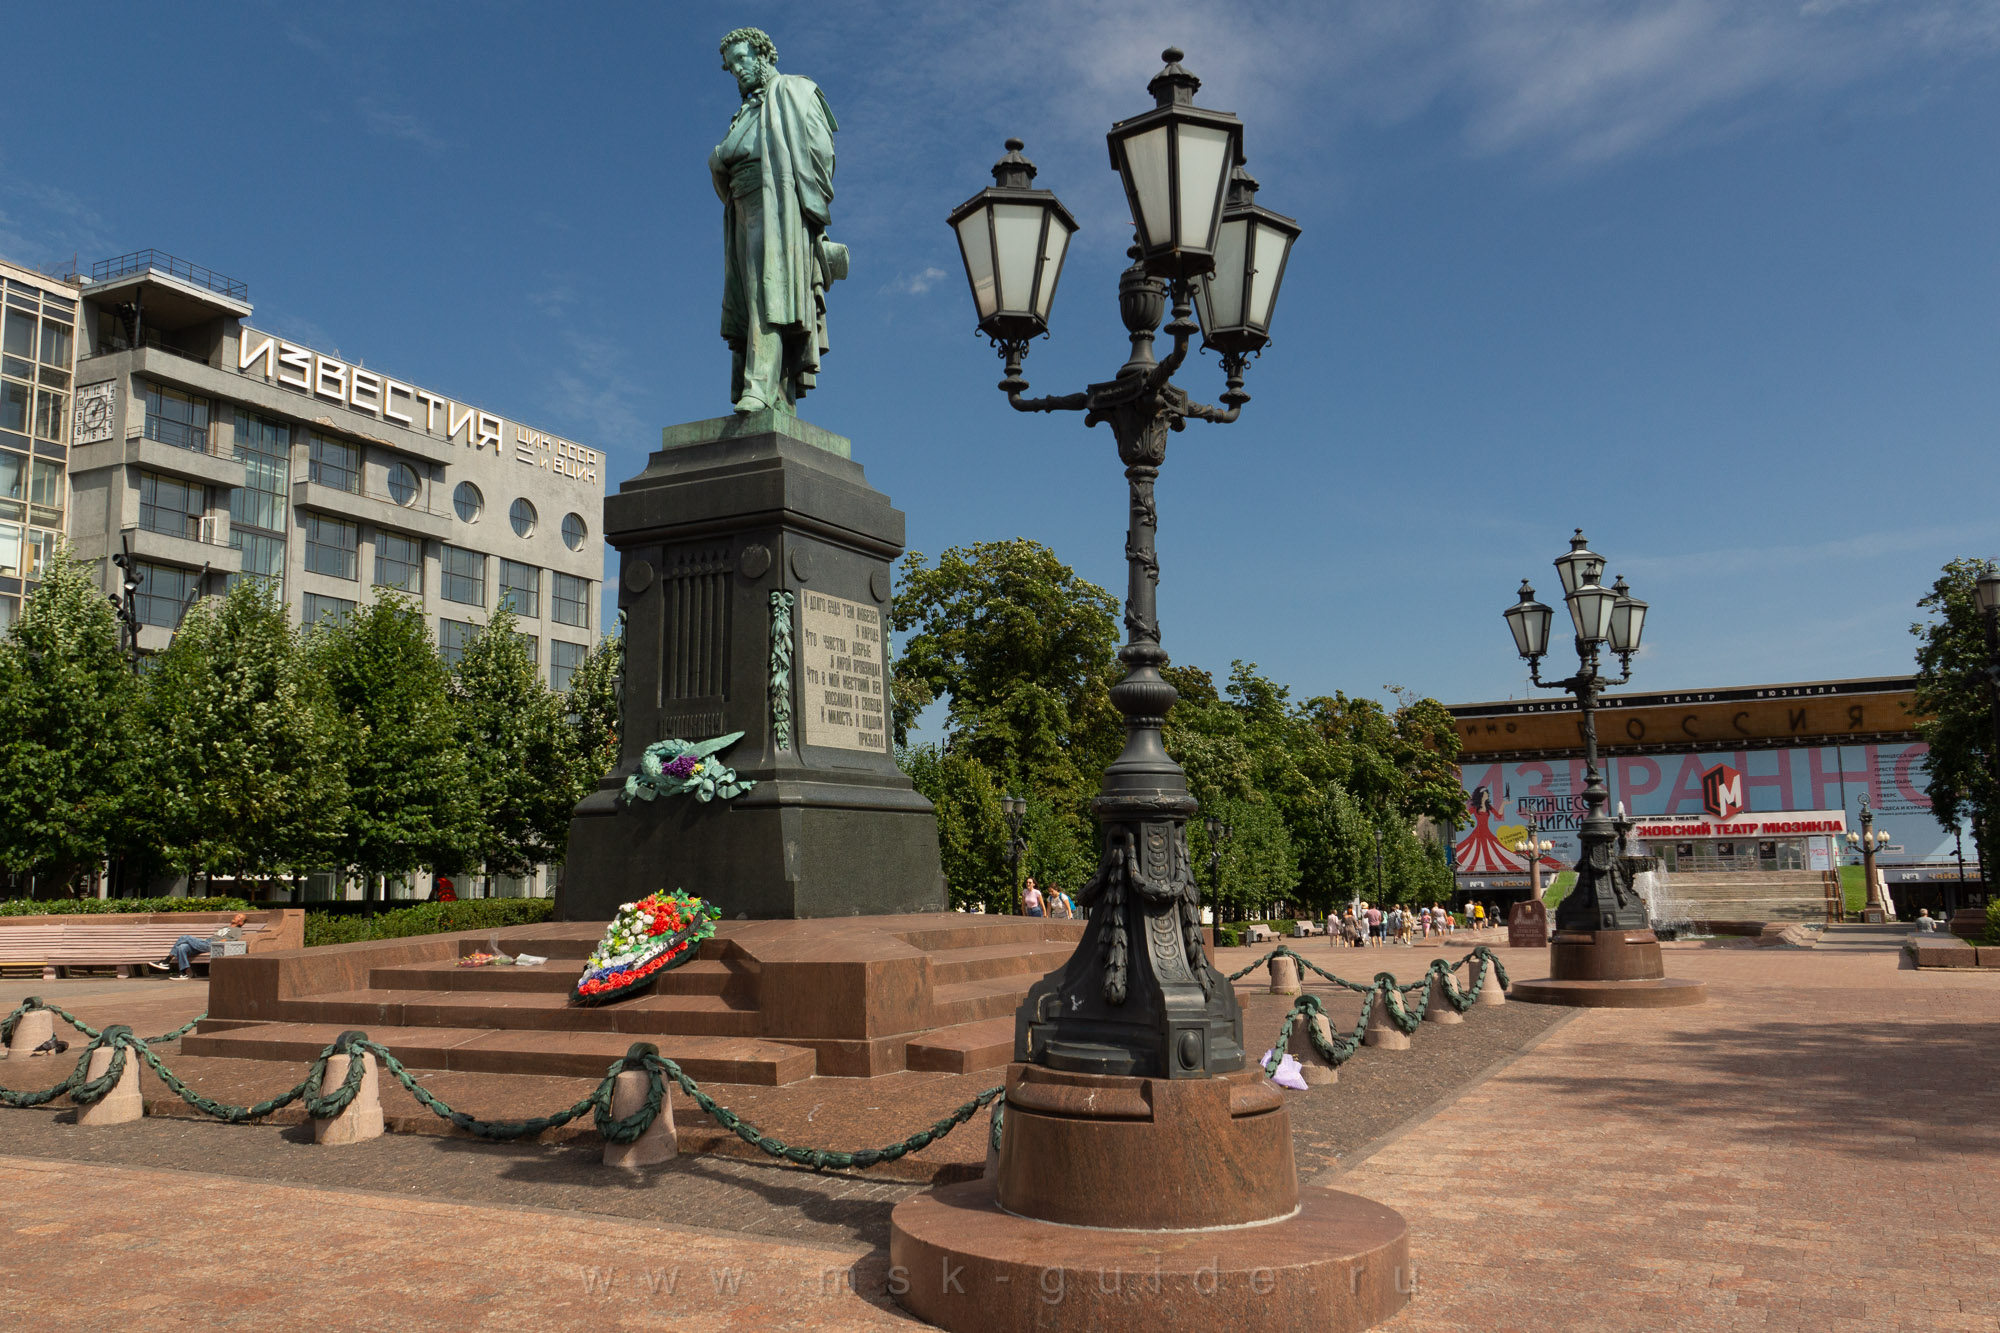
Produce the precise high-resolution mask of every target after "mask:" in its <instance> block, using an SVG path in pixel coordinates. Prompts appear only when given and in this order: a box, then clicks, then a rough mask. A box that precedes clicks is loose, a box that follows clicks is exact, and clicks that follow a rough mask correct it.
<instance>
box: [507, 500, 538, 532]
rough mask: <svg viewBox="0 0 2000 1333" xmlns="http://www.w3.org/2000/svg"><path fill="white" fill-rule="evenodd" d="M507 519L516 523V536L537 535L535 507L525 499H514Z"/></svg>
mask: <svg viewBox="0 0 2000 1333" xmlns="http://www.w3.org/2000/svg"><path fill="white" fill-rule="evenodd" d="M507 521H508V522H509V523H511V524H513V525H514V535H515V536H516V537H532V536H534V535H535V507H534V506H533V505H532V504H529V503H528V502H527V501H526V500H525V499H522V500H516V501H514V503H513V504H512V505H511V506H510V507H509V508H508V510H507Z"/></svg>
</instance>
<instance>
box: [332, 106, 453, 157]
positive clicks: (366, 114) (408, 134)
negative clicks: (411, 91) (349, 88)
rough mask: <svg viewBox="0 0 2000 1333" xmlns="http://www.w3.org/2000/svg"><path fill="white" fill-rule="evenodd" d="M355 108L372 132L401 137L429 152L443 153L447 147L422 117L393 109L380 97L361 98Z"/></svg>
mask: <svg viewBox="0 0 2000 1333" xmlns="http://www.w3.org/2000/svg"><path fill="white" fill-rule="evenodd" d="M354 109H355V110H357V111H359V112H360V113H361V120H362V123H363V124H364V125H366V126H367V127H368V132H369V133H371V134H379V135H381V136H383V137H384V138H387V139H401V140H403V141H404V142H405V143H413V144H415V145H416V146H417V147H419V148H421V149H423V150H424V151H425V152H428V153H442V152H443V151H444V150H445V148H446V144H445V141H444V140H443V139H442V138H440V137H439V136H438V135H437V134H436V133H434V132H433V131H432V130H431V128H430V126H429V125H428V124H426V123H425V122H424V121H423V120H422V119H420V118H419V117H417V116H412V115H409V114H407V113H404V112H401V111H391V110H390V109H389V108H388V107H386V106H384V105H383V103H382V99H381V98H379V97H363V98H359V99H357V100H356V101H355V103H354Z"/></svg>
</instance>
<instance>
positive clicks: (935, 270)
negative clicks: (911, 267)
mask: <svg viewBox="0 0 2000 1333" xmlns="http://www.w3.org/2000/svg"><path fill="white" fill-rule="evenodd" d="M950 276H951V275H950V274H948V273H946V272H945V271H944V270H943V269H941V268H939V267H938V266H937V265H936V264H926V265H925V266H924V267H922V268H920V269H918V270H917V271H916V272H915V273H899V274H897V275H896V276H895V277H893V278H891V279H890V280H889V281H887V282H885V283H883V284H882V290H883V291H885V292H896V293H899V294H900V295H903V296H922V295H923V294H924V293H925V292H927V291H929V290H930V289H931V288H933V287H935V286H937V285H938V282H939V280H940V279H942V278H947V277H950Z"/></svg>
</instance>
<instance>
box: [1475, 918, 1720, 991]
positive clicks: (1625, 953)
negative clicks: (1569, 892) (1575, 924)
mask: <svg viewBox="0 0 2000 1333" xmlns="http://www.w3.org/2000/svg"><path fill="white" fill-rule="evenodd" d="M1508 998H1510V999H1513V1000H1518V1001H1521V1002H1523V1003H1526V1004H1561V1005H1569V1006H1572V1007H1575V1008H1580V1009H1670V1008H1677V1007H1679V1006H1681V1005H1689V1004H1701V1003H1704V1002H1705V1001H1706V1000H1707V999H1708V987H1707V986H1706V985H1704V984H1703V983H1701V982H1699V981H1686V980H1682V979H1680V978H1676V977H1669V976H1668V975H1667V969H1666V965H1665V961H1664V960H1663V959H1662V958H1661V956H1660V940H1659V937H1658V936H1657V935H1655V934H1654V933H1653V932H1652V931H1651V930H1560V931H1557V932H1556V934H1555V937H1554V938H1553V939H1551V940H1550V941H1549V975H1548V976H1546V977H1542V978H1540V979H1538V980H1535V981H1517V982H1515V983H1514V985H1513V987H1512V988H1511V990H1510V991H1509V995H1508Z"/></svg>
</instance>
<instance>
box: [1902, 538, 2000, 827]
mask: <svg viewBox="0 0 2000 1333" xmlns="http://www.w3.org/2000/svg"><path fill="white" fill-rule="evenodd" d="M1993 567H1994V566H1993V562H1992V561H1990V560H1974V559H1960V560H1953V561H1951V562H1950V563H1948V564H1946V565H1945V567H1944V570H1943V572H1942V573H1941V574H1939V576H1938V578H1937V581H1936V582H1934V583H1933V584H1932V585H1931V590H1930V592H1929V593H1927V594H1926V595H1925V596H1924V597H1923V598H1922V599H1921V600H1920V601H1918V603H1917V606H1918V607H1919V608H1920V609H1922V610H1924V611H1926V612H1928V613H1929V619H1927V620H1922V621H1918V622H1917V623H1915V624H1913V625H1911V626H1910V633H1912V634H1914V635H1916V637H1917V640H1918V646H1917V687H1916V699H1915V708H1916V713H1917V734H1918V735H1919V736H1921V737H1923V739H1924V741H1925V743H1926V744H1928V745H1929V746H1930V756H1929V759H1928V760H1927V763H1926V768H1927V770H1928V778H1927V784H1926V785H1927V788H1928V790H1929V793H1930V798H1931V805H1932V808H1933V810H1934V812H1935V813H1936V816H1937V819H1938V822H1939V823H1941V824H1957V823H1959V822H1960V821H1961V820H1967V819H1969V820H1971V821H1972V825H1973V837H1974V840H1975V841H1976V842H1977V843H1978V845H1979V852H1980V860H1979V863H1980V864H1981V865H1991V864H1992V862H1991V861H1989V860H1988V859H1987V855H1986V854H1987V852H1988V851H1989V850H1991V849H1993V844H1992V842H1991V841H1990V840H1989V839H1990V838H1991V835H1992V833H1993V831H1994V828H1995V825H1994V822H1993V821H1994V818H1995V816H1996V815H2000V784H1996V782H1995V779H1994V771H1995V765H1996V764H2000V755H1996V754H1995V752H1994V740H1993V689H1994V682H1993V678H1992V676H1991V675H1990V674H1989V666H1988V664H1989V661H1990V658H1989V657H1988V654H1987V643H1986V625H1985V616H1984V613H1983V612H1981V611H1980V609H1979V600H1978V592H1977V584H1978V581H1979V576H1980V575H1981V574H1984V573H1986V572H1987V571H1988V570H1990V569H1992V568H1993Z"/></svg>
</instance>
